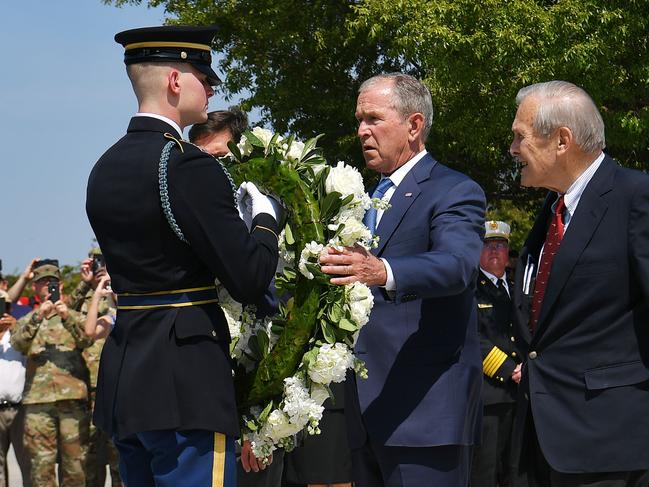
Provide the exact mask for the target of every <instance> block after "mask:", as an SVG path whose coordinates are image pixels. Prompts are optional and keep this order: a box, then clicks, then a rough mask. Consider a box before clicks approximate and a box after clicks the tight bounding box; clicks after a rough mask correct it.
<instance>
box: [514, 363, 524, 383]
mask: <svg viewBox="0 0 649 487" xmlns="http://www.w3.org/2000/svg"><path fill="white" fill-rule="evenodd" d="M522 369H523V364H518V365H517V366H516V368H515V369H514V371H513V372H512V380H513V381H514V382H516V383H517V384H518V383H519V382H520V381H521V375H522Z"/></svg>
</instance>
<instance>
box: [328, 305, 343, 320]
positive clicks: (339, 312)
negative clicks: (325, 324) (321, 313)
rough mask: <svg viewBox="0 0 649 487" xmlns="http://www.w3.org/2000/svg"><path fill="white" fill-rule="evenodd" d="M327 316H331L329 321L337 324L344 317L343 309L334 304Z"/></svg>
mask: <svg viewBox="0 0 649 487" xmlns="http://www.w3.org/2000/svg"><path fill="white" fill-rule="evenodd" d="M327 314H328V316H329V321H331V322H332V323H337V322H338V321H340V320H341V319H342V317H343V309H342V308H341V307H340V306H339V305H338V303H333V304H332V305H331V307H330V308H329V312H328V313H327Z"/></svg>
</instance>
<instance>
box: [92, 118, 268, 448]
mask: <svg viewBox="0 0 649 487" xmlns="http://www.w3.org/2000/svg"><path fill="white" fill-rule="evenodd" d="M165 132H168V133H172V134H174V136H176V133H175V131H174V130H173V129H172V127H171V126H169V125H168V124H167V123H165V122H163V121H160V120H157V119H154V118H150V117H135V118H133V119H132V120H131V123H130V125H129V127H128V132H127V134H126V135H125V136H124V137H123V138H122V139H121V140H119V141H118V142H117V143H116V144H115V145H114V146H113V147H111V148H110V149H108V151H107V152H106V153H105V154H104V155H103V156H102V157H101V158H100V159H99V161H98V162H97V164H96V165H95V167H94V168H93V170H92V173H91V174H90V178H89V180H88V194H87V202H86V210H87V213H88V217H89V219H90V223H91V225H92V228H93V230H94V231H95V235H96V236H97V240H98V242H99V245H100V246H101V249H102V252H103V254H104V256H105V258H106V264H107V268H108V270H109V272H110V275H111V279H112V287H113V289H114V290H115V291H116V292H117V293H118V294H119V293H126V292H131V293H145V292H153V291H168V290H174V289H186V288H195V287H201V286H209V285H211V284H213V283H214V279H215V278H217V279H218V280H219V281H220V282H221V283H222V284H223V285H224V286H225V287H226V288H227V290H228V291H229V292H230V294H231V295H232V296H233V297H234V298H235V299H237V300H239V301H241V302H255V301H257V300H258V299H260V298H261V297H262V296H263V294H264V292H265V290H266V289H267V288H268V284H269V282H270V280H271V278H272V276H273V274H274V271H275V267H276V264H277V239H276V237H275V236H274V235H273V234H272V233H271V232H269V231H267V230H263V229H259V228H257V229H256V230H253V232H252V234H249V233H248V231H247V229H246V226H245V224H244V223H243V222H242V221H241V220H240V218H239V216H238V213H237V211H236V209H235V203H234V198H233V193H232V187H231V185H230V182H229V181H228V179H227V177H226V174H225V173H224V171H223V170H222V168H221V166H220V165H219V164H218V163H217V162H216V161H215V159H214V158H213V157H211V156H209V155H208V154H206V153H204V152H202V151H201V150H199V149H198V148H197V147H195V146H193V145H191V144H189V143H182V151H181V149H180V148H179V147H178V146H176V147H174V148H173V149H172V152H171V157H170V160H169V173H168V181H169V194H170V199H171V206H172V209H173V212H174V215H175V218H176V220H177V222H178V224H179V226H180V228H181V230H182V231H183V233H184V235H185V237H186V238H187V240H188V241H189V243H190V245H187V244H185V243H183V242H182V241H181V240H180V239H179V238H178V237H177V236H176V235H175V234H174V233H173V232H172V230H171V229H170V227H169V224H168V223H167V220H166V219H165V216H164V214H163V212H162V209H161V203H160V192H159V187H158V162H159V160H160V153H161V151H162V148H163V146H164V145H165V144H166V143H167V142H168V139H166V138H165V137H164V136H163V134H164V133H165ZM256 225H261V226H265V227H267V228H270V229H272V230H273V231H275V232H276V231H277V224H276V222H275V220H274V219H273V218H272V217H270V216H269V215H264V214H262V215H260V216H258V217H257V219H256V220H255V221H254V222H253V228H255V226H256ZM229 341H230V336H229V332H228V326H227V322H226V320H225V317H224V315H223V312H222V311H221V309H220V307H219V306H218V305H217V304H207V305H201V306H189V307H183V308H166V309H153V310H128V311H122V310H120V311H119V312H118V315H117V324H116V326H115V328H114V330H113V332H112V333H111V335H110V336H109V337H108V339H107V340H106V344H105V346H104V349H103V353H102V357H101V365H100V368H99V380H98V384H97V402H96V408H95V418H94V419H95V422H96V424H97V425H98V426H100V427H101V428H102V429H104V430H105V431H107V432H109V433H111V434H112V433H116V434H117V435H118V436H120V437H124V436H126V435H129V434H132V433H135V432H140V431H146V430H156V429H203V430H211V431H219V432H222V433H226V434H228V435H234V436H236V435H238V431H239V427H238V420H237V414H236V408H235V402H234V388H233V385H232V373H231V364H230V358H229V353H228V344H229Z"/></svg>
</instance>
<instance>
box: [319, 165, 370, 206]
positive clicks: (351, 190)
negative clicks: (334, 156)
mask: <svg viewBox="0 0 649 487" xmlns="http://www.w3.org/2000/svg"><path fill="white" fill-rule="evenodd" d="M325 191H326V192H327V194H328V193H332V192H334V191H337V192H339V193H340V194H342V197H343V198H346V197H347V196H349V195H350V194H352V195H355V196H357V197H358V198H359V199H360V198H361V197H362V195H363V193H364V192H365V188H364V186H363V177H362V176H361V173H360V172H358V170H357V169H356V168H354V167H352V166H348V165H346V164H345V163H344V162H342V161H338V164H337V165H336V166H335V167H332V168H331V171H329V175H328V176H327V180H326V181H325Z"/></svg>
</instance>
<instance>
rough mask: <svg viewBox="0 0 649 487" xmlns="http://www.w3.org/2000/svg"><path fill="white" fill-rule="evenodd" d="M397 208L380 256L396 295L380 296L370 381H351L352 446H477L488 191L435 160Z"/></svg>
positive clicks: (370, 338) (398, 195)
mask: <svg viewBox="0 0 649 487" xmlns="http://www.w3.org/2000/svg"><path fill="white" fill-rule="evenodd" d="M390 204H391V208H389V209H388V210H387V211H386V212H385V213H384V214H383V217H382V219H381V221H380V224H379V226H378V228H377V235H379V237H380V242H379V246H378V248H377V249H375V250H374V253H375V254H376V255H377V256H379V257H384V258H386V259H387V260H388V262H389V264H390V267H391V268H392V271H393V274H394V278H395V281H396V287H397V289H396V293H394V296H388V294H387V293H386V292H385V290H384V289H382V288H373V293H374V300H375V301H374V309H373V310H372V314H371V316H370V321H369V323H368V324H367V325H366V326H365V327H364V328H363V329H362V330H361V333H360V336H359V338H358V341H357V344H356V353H357V355H358V357H359V358H360V359H362V360H364V361H365V363H366V365H367V369H368V371H369V378H368V379H366V380H363V379H360V378H357V380H356V381H353V380H351V381H348V383H350V385H351V386H352V387H350V388H348V391H350V393H348V394H349V396H351V397H349V398H348V400H347V401H348V402H347V406H348V407H347V410H348V417H349V419H350V421H349V433H350V435H349V436H350V442H351V446H352V448H357V447H360V446H362V445H363V444H364V443H365V440H366V438H367V437H368V436H369V439H370V441H371V442H373V443H378V444H382V445H390V446H416V447H425V446H437V445H450V444H456V445H470V444H473V442H474V441H475V440H476V439H477V435H478V434H479V427H480V424H479V423H480V414H481V402H480V391H481V384H482V362H481V358H480V347H479V339H478V331H477V318H476V304H475V296H474V291H475V279H476V275H477V269H478V262H479V258H480V251H481V248H482V236H483V233H484V210H485V198H484V193H483V191H482V190H481V188H480V187H479V186H478V185H477V184H476V183H475V182H474V181H472V180H471V179H469V178H468V177H466V176H465V175H463V174H460V173H458V172H456V171H453V170H451V169H449V168H447V167H445V166H443V165H441V164H439V163H438V162H437V161H435V160H434V159H433V158H432V157H431V156H430V155H426V156H425V157H424V158H423V159H422V160H420V161H419V162H418V163H417V164H415V166H414V167H413V168H412V170H411V171H410V172H409V173H408V174H407V176H406V177H405V178H404V180H403V181H402V182H401V184H399V186H398V187H397V188H396V191H395V193H394V194H393V196H392V198H391V200H390ZM391 294H392V293H391ZM354 383H356V388H354V387H353V384H354ZM356 392H358V394H357V395H356ZM359 413H362V421H361V420H360V416H359Z"/></svg>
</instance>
